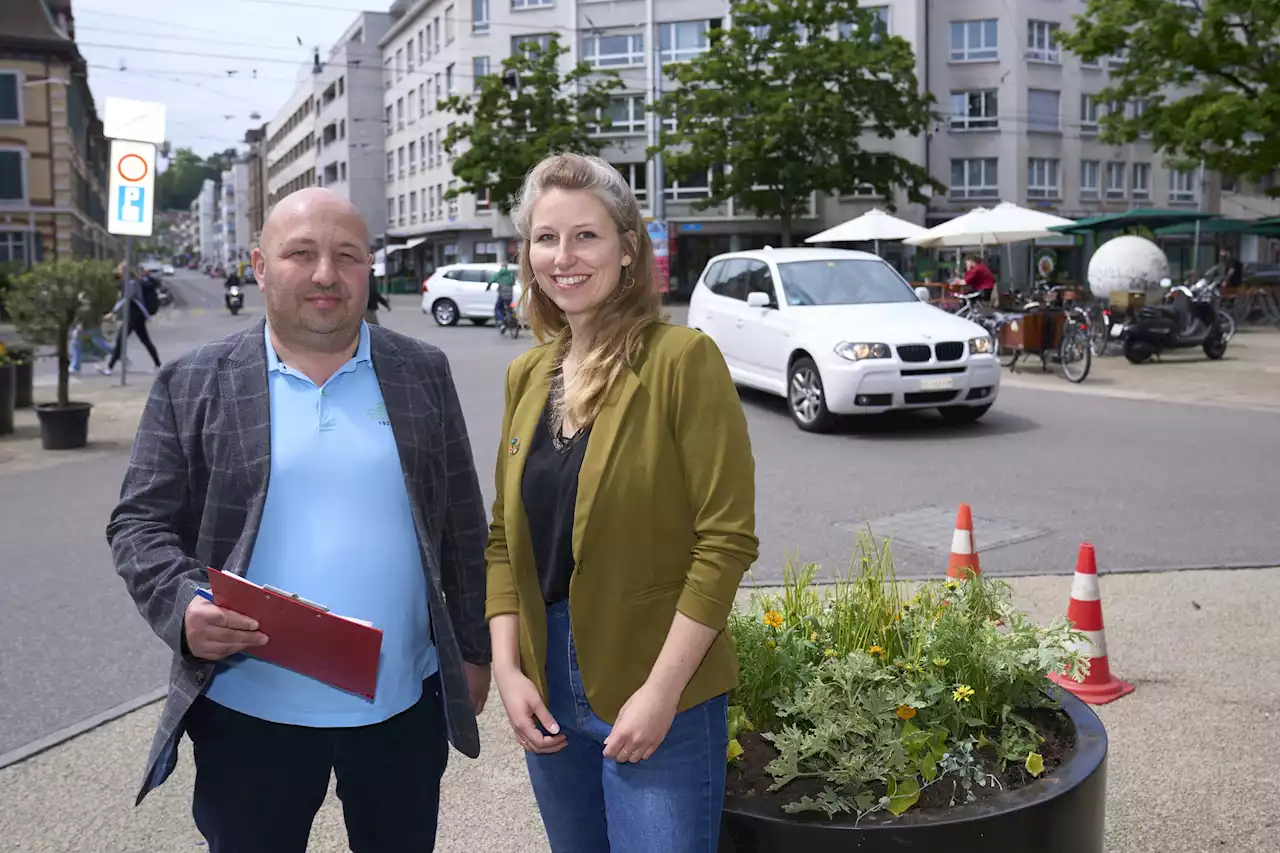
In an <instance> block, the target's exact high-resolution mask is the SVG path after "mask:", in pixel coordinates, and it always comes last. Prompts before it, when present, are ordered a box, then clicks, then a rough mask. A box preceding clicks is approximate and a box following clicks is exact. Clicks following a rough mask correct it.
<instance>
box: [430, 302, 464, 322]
mask: <svg viewBox="0 0 1280 853" xmlns="http://www.w3.org/2000/svg"><path fill="white" fill-rule="evenodd" d="M431 316H433V317H435V318H436V322H437V323H439V324H440V325H441V326H456V325H457V324H458V305H457V303H455V302H454V301H453V300H452V299H437V300H436V302H435V304H434V305H432V306H431Z"/></svg>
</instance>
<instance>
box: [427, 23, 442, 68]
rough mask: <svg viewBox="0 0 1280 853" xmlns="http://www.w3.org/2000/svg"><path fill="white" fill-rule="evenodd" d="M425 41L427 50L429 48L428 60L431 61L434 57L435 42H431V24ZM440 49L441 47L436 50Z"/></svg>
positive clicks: (428, 26) (428, 25)
mask: <svg viewBox="0 0 1280 853" xmlns="http://www.w3.org/2000/svg"><path fill="white" fill-rule="evenodd" d="M425 41H426V48H427V59H430V58H431V56H432V51H431V45H432V44H433V42H432V41H431V25H430V24H427V37H426V40H425ZM439 49H440V48H439V47H436V50H439Z"/></svg>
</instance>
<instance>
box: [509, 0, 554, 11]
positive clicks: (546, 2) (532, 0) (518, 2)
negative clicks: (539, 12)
mask: <svg viewBox="0 0 1280 853" xmlns="http://www.w3.org/2000/svg"><path fill="white" fill-rule="evenodd" d="M554 5H556V2H555V0H511V8H512V9H550V8H551V7H552V6H554Z"/></svg>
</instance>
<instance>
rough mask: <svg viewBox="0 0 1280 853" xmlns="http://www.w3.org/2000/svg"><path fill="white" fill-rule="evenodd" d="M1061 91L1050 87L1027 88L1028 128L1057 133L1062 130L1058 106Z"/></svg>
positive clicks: (1033, 130)
mask: <svg viewBox="0 0 1280 853" xmlns="http://www.w3.org/2000/svg"><path fill="white" fill-rule="evenodd" d="M1058 100H1059V93H1058V92H1053V91H1050V90H1048V89H1028V90H1027V116H1028V118H1027V130H1029V131H1031V132H1032V133H1037V132H1038V133H1057V132H1059V131H1061V130H1062V119H1061V117H1060V115H1059V108H1058Z"/></svg>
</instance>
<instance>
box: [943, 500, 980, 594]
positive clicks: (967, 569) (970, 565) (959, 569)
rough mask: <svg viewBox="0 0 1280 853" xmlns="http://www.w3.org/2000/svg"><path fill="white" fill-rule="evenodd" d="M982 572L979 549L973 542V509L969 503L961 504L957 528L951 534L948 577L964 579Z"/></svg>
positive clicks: (957, 516)
mask: <svg viewBox="0 0 1280 853" xmlns="http://www.w3.org/2000/svg"><path fill="white" fill-rule="evenodd" d="M980 574H982V566H981V565H979V563H978V549H977V548H976V547H975V546H974V544H973V511H972V510H970V509H969V505H968V504H960V511H959V512H958V513H956V530H955V533H953V534H951V559H950V560H949V561H948V562H947V577H949V578H951V579H953V580H958V581H964V580H968V579H969V578H971V577H973V576H974V575H980Z"/></svg>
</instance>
